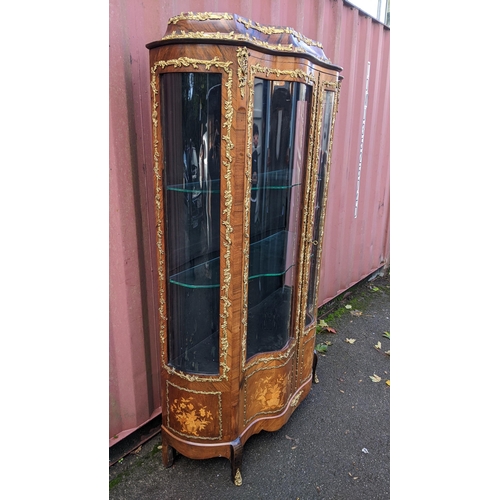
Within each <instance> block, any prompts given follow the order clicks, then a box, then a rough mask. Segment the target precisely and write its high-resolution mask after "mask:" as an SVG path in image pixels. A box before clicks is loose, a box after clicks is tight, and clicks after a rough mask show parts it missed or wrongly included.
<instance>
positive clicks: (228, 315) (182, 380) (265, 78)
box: [147, 13, 341, 484]
mask: <svg viewBox="0 0 500 500" xmlns="http://www.w3.org/2000/svg"><path fill="white" fill-rule="evenodd" d="M147 48H148V49H149V50H150V63H151V99H152V101H151V102H152V131H153V155H154V165H153V175H154V183H155V198H154V207H155V216H156V252H157V267H158V269H157V271H158V273H157V276H158V288H159V304H160V307H159V336H160V345H161V365H162V415H163V417H162V436H163V460H164V463H165V465H167V466H170V465H171V464H172V462H173V459H174V453H176V452H178V453H181V454H183V455H185V456H187V457H190V458H195V459H203V458H209V457H215V456H224V457H227V458H228V459H230V460H231V477H232V479H233V481H234V482H235V483H236V484H241V480H242V479H241V462H242V450H243V445H244V443H245V441H246V440H247V439H248V438H249V437H250V436H251V435H252V434H255V433H258V432H260V431H261V430H267V431H273V430H277V429H279V428H280V427H282V426H283V425H284V424H285V423H286V422H287V420H288V419H289V417H290V415H291V414H292V412H293V411H294V410H295V409H296V408H297V406H298V405H299V404H300V402H301V401H302V400H303V399H304V398H305V397H306V396H307V394H308V393H309V391H310V389H311V384H312V382H313V379H314V373H313V372H314V369H315V363H316V359H317V358H316V354H315V351H314V345H315V333H316V311H317V306H316V293H317V287H318V277H319V265H320V260H321V241H322V235H323V224H324V213H325V204H326V197H325V194H326V190H327V185H328V173H329V167H330V151H331V146H332V139H333V125H334V121H335V116H336V113H337V107H338V101H339V90H340V82H341V76H340V75H339V73H340V71H341V68H339V67H338V66H335V65H334V64H332V63H331V62H330V61H329V60H328V59H327V58H326V56H325V55H324V53H323V50H322V48H321V45H320V44H319V43H317V42H314V41H312V40H309V39H307V38H305V37H304V36H302V35H300V34H299V33H297V32H295V31H294V30H292V29H290V28H274V27H268V26H262V25H259V24H258V23H255V22H252V21H249V20H247V19H244V18H241V17H240V16H237V15H233V14H215V13H189V14H181V15H179V16H177V17H175V18H172V19H170V21H169V24H168V29H167V32H166V34H165V36H164V37H163V38H162V39H161V40H158V41H156V42H152V43H150V44H148V45H147Z"/></svg>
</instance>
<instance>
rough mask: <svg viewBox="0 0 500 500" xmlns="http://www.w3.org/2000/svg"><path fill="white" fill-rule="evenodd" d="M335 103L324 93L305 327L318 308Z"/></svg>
mask: <svg viewBox="0 0 500 500" xmlns="http://www.w3.org/2000/svg"><path fill="white" fill-rule="evenodd" d="M334 102H335V94H334V93H333V92H330V91H325V92H324V93H323V116H322V120H321V135H320V151H319V161H318V165H317V177H316V187H315V190H316V194H315V198H314V210H313V217H314V219H313V220H314V222H313V224H314V226H313V234H312V245H311V247H310V254H309V287H308V292H307V307H306V318H305V326H308V325H310V324H311V323H312V322H313V321H315V314H314V308H315V307H316V292H317V290H316V280H317V276H318V273H319V250H320V249H319V243H318V242H319V240H320V236H321V235H320V232H319V229H320V226H321V215H322V211H323V204H324V201H325V195H326V193H325V180H326V168H327V160H328V155H329V151H328V148H329V145H330V144H329V140H330V129H331V127H332V117H333V107H334Z"/></svg>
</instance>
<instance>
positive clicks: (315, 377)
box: [313, 349, 319, 384]
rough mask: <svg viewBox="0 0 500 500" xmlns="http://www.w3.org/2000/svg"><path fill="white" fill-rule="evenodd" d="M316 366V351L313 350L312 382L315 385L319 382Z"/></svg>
mask: <svg viewBox="0 0 500 500" xmlns="http://www.w3.org/2000/svg"><path fill="white" fill-rule="evenodd" d="M317 366H318V353H317V352H316V349H314V358H313V382H314V383H315V384H317V383H318V382H319V378H318V376H317V375H316V367H317Z"/></svg>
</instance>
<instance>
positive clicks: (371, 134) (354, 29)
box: [109, 0, 390, 445]
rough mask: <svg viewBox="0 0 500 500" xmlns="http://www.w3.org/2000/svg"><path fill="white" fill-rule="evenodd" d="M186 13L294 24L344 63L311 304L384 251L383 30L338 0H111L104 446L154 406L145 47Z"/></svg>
mask: <svg viewBox="0 0 500 500" xmlns="http://www.w3.org/2000/svg"><path fill="white" fill-rule="evenodd" d="M189 11H192V12H196V11H198V12H233V13H237V14H240V15H241V16H243V17H246V18H248V19H251V20H253V21H256V22H258V23H260V24H265V25H273V26H289V27H292V28H294V29H295V30H297V31H299V32H300V33H302V34H303V35H305V36H306V37H308V38H311V39H313V40H318V41H320V42H321V43H322V44H323V46H324V49H325V53H326V54H327V56H328V57H329V58H330V59H331V60H332V62H334V63H336V64H339V65H340V66H342V67H343V68H344V72H343V76H344V82H343V84H342V91H341V98H340V111H339V114H338V117H337V122H336V126H335V139H334V151H333V162H332V171H331V176H330V184H329V194H328V196H329V198H328V205H327V216H326V228H325V235H324V238H325V240H324V247H323V257H322V266H321V281H320V290H319V302H320V303H321V304H323V303H325V302H326V301H328V300H329V299H331V298H333V297H335V296H336V295H338V294H339V293H341V292H342V291H343V290H345V289H347V288H349V287H350V286H352V285H353V284H355V283H357V282H358V281H360V280H361V279H363V278H364V277H366V276H367V275H369V274H371V273H372V272H374V271H375V270H377V269H378V268H380V267H381V266H383V265H385V264H387V263H388V258H389V34H390V32H389V30H388V29H386V28H384V26H383V25H382V24H380V23H378V22H377V21H374V20H372V19H371V18H369V17H366V16H364V15H362V14H360V12H359V10H358V9H356V8H354V7H352V6H351V5H350V4H349V3H348V2H343V1H341V0H314V1H311V0H296V1H295V2H290V1H288V0H171V1H169V2H165V1H161V0H144V1H143V2H135V1H134V0H110V235H109V238H110V389H109V390H110V414H109V415H110V417H109V418H110V420H109V425H110V445H112V444H114V443H116V442H118V441H119V440H120V439H121V438H123V437H125V436H126V435H127V434H128V433H130V432H131V431H133V430H134V429H135V428H137V427H138V426H140V425H142V424H144V423H145V422H147V421H148V420H149V419H151V418H152V417H154V416H155V415H156V414H158V413H159V407H160V389H159V362H158V360H159V354H158V352H159V349H158V338H157V318H156V314H157V310H158V302H157V293H156V290H157V287H156V276H155V271H154V269H155V253H154V250H155V239H154V234H155V233H154V222H153V221H154V216H153V215H154V214H153V211H152V203H151V199H152V193H153V191H152V184H151V181H152V178H151V175H150V174H151V172H150V170H151V165H152V157H151V115H150V104H149V102H150V101H149V91H150V88H149V61H148V57H149V55H148V51H147V49H146V48H145V45H146V43H148V42H151V41H153V40H158V39H159V38H161V37H162V36H163V35H164V33H165V30H166V27H167V23H168V20H169V18H170V17H172V16H175V15H177V14H179V13H181V12H189ZM368 65H369V68H370V69H369V80H368V100H367V101H366V100H365V94H366V83H367V74H368ZM366 103H367V106H366V110H365V104H366ZM363 121H364V127H363ZM363 130H364V138H363V148H362V162H361V164H360V161H359V160H360V148H361V137H362V131H363ZM356 205H357V208H356ZM355 211H356V213H355ZM355 215H356V216H355Z"/></svg>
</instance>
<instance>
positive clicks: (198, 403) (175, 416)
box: [167, 382, 222, 440]
mask: <svg viewBox="0 0 500 500" xmlns="http://www.w3.org/2000/svg"><path fill="white" fill-rule="evenodd" d="M167 398H168V402H169V407H168V420H167V422H168V424H167V425H168V428H169V429H170V430H172V431H173V432H174V433H176V434H178V435H180V436H184V437H189V438H196V439H211V440H213V439H220V438H221V437H222V407H221V393H220V392H202V391H194V390H189V389H183V388H181V387H178V386H176V385H174V384H172V383H170V382H167Z"/></svg>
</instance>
